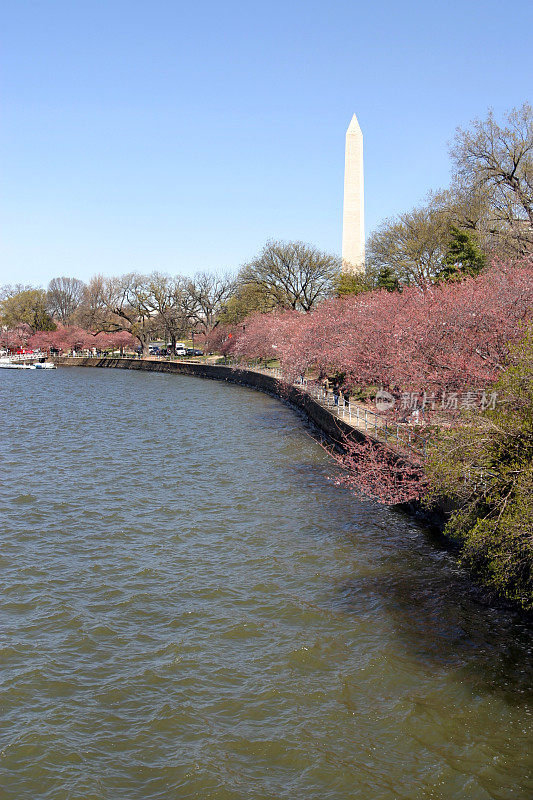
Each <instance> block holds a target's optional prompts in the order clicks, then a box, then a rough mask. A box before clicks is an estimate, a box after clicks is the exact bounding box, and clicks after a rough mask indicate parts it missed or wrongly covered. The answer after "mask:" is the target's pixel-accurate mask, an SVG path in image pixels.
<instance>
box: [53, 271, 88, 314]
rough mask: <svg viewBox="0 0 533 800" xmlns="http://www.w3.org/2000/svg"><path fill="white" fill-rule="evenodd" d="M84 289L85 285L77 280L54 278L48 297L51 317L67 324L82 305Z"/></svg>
mask: <svg viewBox="0 0 533 800" xmlns="http://www.w3.org/2000/svg"><path fill="white" fill-rule="evenodd" d="M84 289H85V284H84V283H83V281H80V280H78V279H77V278H66V277H61V278H53V279H52V280H51V281H50V283H49V284H48V292H47V295H46V300H47V304H48V310H49V311H50V313H51V315H52V316H53V317H55V318H56V319H58V320H59V321H60V322H63V323H65V322H67V320H68V319H69V318H70V317H71V316H72V315H73V314H74V312H75V311H76V310H77V309H78V308H79V307H80V305H81V304H82V302H83V291H84Z"/></svg>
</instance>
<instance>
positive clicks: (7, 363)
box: [0, 357, 56, 369]
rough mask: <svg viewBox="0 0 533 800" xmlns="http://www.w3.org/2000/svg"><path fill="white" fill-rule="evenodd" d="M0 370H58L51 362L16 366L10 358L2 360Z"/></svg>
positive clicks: (0, 360) (0, 359)
mask: <svg viewBox="0 0 533 800" xmlns="http://www.w3.org/2000/svg"><path fill="white" fill-rule="evenodd" d="M0 369H56V365H55V364H53V363H52V362H51V361H38V362H37V363H36V364H15V363H14V362H13V361H12V360H11V359H10V358H9V357H7V358H6V357H4V358H0Z"/></svg>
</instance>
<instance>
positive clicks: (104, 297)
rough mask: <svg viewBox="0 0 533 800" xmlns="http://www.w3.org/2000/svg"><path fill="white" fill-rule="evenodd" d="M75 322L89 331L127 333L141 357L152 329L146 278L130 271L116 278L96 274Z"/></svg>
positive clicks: (153, 318) (152, 310) (153, 329)
mask: <svg viewBox="0 0 533 800" xmlns="http://www.w3.org/2000/svg"><path fill="white" fill-rule="evenodd" d="M80 312H81V313H80V314H79V319H80V322H81V323H82V324H84V325H85V326H87V327H89V328H90V329H91V330H92V331H93V332H95V333H98V332H100V331H106V332H108V333H114V332H116V331H127V332H128V333H131V334H132V336H135V338H136V339H138V340H139V343H140V345H141V348H142V352H143V355H148V345H149V342H150V338H151V336H152V335H153V334H154V331H155V328H156V312H155V311H154V306H153V302H152V298H151V294H150V286H149V279H148V278H147V277H146V276H144V275H138V274H137V273H135V272H130V273H128V274H126V275H121V276H119V277H117V278H104V277H103V276H102V275H96V276H95V277H94V278H92V279H91V281H89V284H88V286H87V287H86V290H85V296H84V303H83V308H82V309H80Z"/></svg>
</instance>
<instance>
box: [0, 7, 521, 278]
mask: <svg viewBox="0 0 533 800" xmlns="http://www.w3.org/2000/svg"><path fill="white" fill-rule="evenodd" d="M531 8H532V5H531V3H529V2H525V1H523V0H517V2H514V3H513V4H512V6H510V5H507V4H505V3H504V2H503V0H501V2H490V1H489V2H484V3H480V2H471V0H461V1H460V2H459V0H450V1H449V2H447V3H434V2H402V3H399V2H390V0H389V1H387V0H386V1H385V2H383V0H382V2H379V3H370V2H368V0H366V2H360V1H359V0H351V1H350V0H329V2H313V1H312V0H284V1H283V2H280V1H279V0H273V1H272V0H271V2H254V0H249V1H248V2H243V1H242V0H238V1H235V0H233V1H231V0H230V2H226V1H225V2H205V1H204V2H202V0H196V2H189V0H188V1H187V2H180V1H179V0H173V1H172V2H171V1H170V0H151V1H150V2H148V1H147V0H144V1H143V2H139V1H138V0H105V1H102V0H90V1H88V0H68V2H67V1H66V0H65V1H64V2H60V1H59V0H57V1H56V2H53V0H48V2H46V0H31V2H29V0H16V2H10V3H4V4H3V13H2V18H1V30H2V34H1V36H2V39H3V43H2V55H1V57H0V62H1V63H0V66H1V82H2V109H3V111H2V127H1V134H0V148H1V155H2V164H3V166H2V200H1V217H2V220H1V224H2V231H1V236H2V240H1V246H0V257H1V266H0V283H6V282H24V283H36V284H42V285H44V284H46V283H47V282H48V280H49V279H50V278H52V277H54V276H57V275H74V276H77V277H80V278H83V279H87V278H89V277H90V276H91V275H92V274H93V273H95V272H103V273H104V274H114V273H117V274H118V273H121V272H125V271H130V270H136V271H140V272H146V271H151V270H152V269H160V270H162V271H165V272H169V273H172V274H174V273H182V274H192V273H193V272H195V271H196V270H198V269H213V270H219V269H221V270H224V269H230V270H233V269H236V268H237V267H238V266H239V265H240V264H241V263H243V262H245V261H246V260H247V259H248V258H250V257H251V256H253V255H254V254H255V253H256V252H257V251H258V250H259V249H260V248H261V246H262V245H263V243H264V242H265V241H266V240H267V239H268V238H270V237H274V238H282V239H301V240H304V241H309V242H313V243H314V244H316V245H318V246H319V247H321V248H323V249H326V250H330V251H333V252H340V246H341V222H342V189H343V167H344V134H345V130H346V127H347V125H348V123H349V121H350V118H351V116H352V114H353V113H354V112H355V113H356V114H357V116H358V118H359V121H360V124H361V127H362V129H363V133H364V137H365V181H366V185H365V192H366V229H367V234H368V233H369V232H370V231H371V230H372V229H373V228H375V226H376V225H378V224H379V222H380V221H381V220H382V219H384V218H385V217H388V216H391V215H393V214H395V213H398V212H400V211H403V210H407V209H408V208H410V207H412V206H413V205H415V204H416V203H417V202H419V201H420V200H421V199H422V198H423V197H424V196H425V194H426V193H427V191H428V190H429V189H432V188H435V189H436V188H439V187H442V186H445V185H446V184H447V183H448V180H449V160H448V154H447V143H448V142H449V141H450V140H451V139H452V138H453V133H454V129H455V127H456V126H457V125H467V124H468V122H469V121H470V120H471V119H472V118H473V117H476V116H485V114H486V111H487V108H488V107H489V106H492V107H493V108H494V110H495V112H496V113H497V114H501V113H502V112H503V111H504V110H505V109H507V108H509V107H512V106H515V105H521V104H522V103H523V102H524V101H525V100H526V99H531V97H530V90H531V86H532V78H533V74H532V56H531V53H532V52H533V46H532V44H533V43H532V34H531V31H532V29H533V15H532V11H531Z"/></svg>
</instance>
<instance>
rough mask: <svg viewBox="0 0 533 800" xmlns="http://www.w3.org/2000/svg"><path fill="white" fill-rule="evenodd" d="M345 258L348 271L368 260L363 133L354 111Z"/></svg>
mask: <svg viewBox="0 0 533 800" xmlns="http://www.w3.org/2000/svg"><path fill="white" fill-rule="evenodd" d="M342 260H343V270H344V271H345V272H362V271H363V269H364V262H365V208H364V179H363V133H362V131H361V128H360V127H359V122H358V121H357V117H356V116H355V114H354V115H353V117H352V121H351V122H350V124H349V126H348V130H347V131H346V151H345V160H344V210H343V218H342Z"/></svg>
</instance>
